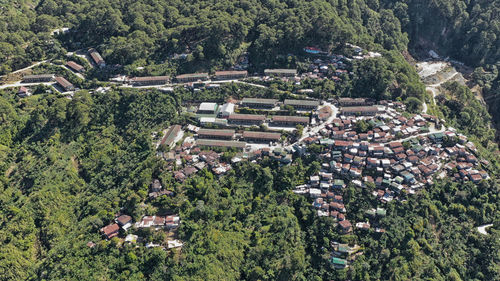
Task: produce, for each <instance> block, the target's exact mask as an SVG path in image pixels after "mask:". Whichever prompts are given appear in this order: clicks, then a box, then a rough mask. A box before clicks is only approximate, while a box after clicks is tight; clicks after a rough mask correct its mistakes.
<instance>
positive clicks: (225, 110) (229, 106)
mask: <svg viewBox="0 0 500 281" xmlns="http://www.w3.org/2000/svg"><path fill="white" fill-rule="evenodd" d="M233 113H234V103H225V104H223V105H222V107H221V110H220V112H219V114H220V115H221V116H222V117H228V116H229V115H230V114H233Z"/></svg>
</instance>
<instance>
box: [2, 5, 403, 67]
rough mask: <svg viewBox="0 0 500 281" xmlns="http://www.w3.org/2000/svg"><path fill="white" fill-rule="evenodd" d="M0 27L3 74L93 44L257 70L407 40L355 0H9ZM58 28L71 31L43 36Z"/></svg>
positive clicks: (123, 59) (157, 59) (137, 60)
mask: <svg viewBox="0 0 500 281" xmlns="http://www.w3.org/2000/svg"><path fill="white" fill-rule="evenodd" d="M0 23H1V25H0V31H1V35H0V36H1V37H0V42H2V43H1V44H2V48H0V50H1V51H0V52H1V53H0V65H2V71H3V72H4V73H5V72H7V71H9V70H10V69H16V68H19V67H20V66H22V65H26V64H27V63H29V62H30V61H37V60H40V59H43V58H48V57H56V56H60V55H61V54H62V52H63V50H64V49H63V47H64V48H66V49H70V50H75V49H80V48H85V47H91V46H92V47H96V46H97V49H98V50H100V51H101V52H102V53H103V56H104V58H105V59H106V60H107V61H108V62H110V63H116V64H121V65H135V66H145V65H147V64H148V65H151V64H163V63H164V62H165V61H166V60H168V58H169V57H171V56H172V55H173V54H175V53H189V54H190V55H189V56H188V57H187V59H186V62H185V63H183V65H182V67H183V68H184V69H193V68H196V67H211V66H215V67H216V66H221V65H231V64H232V63H234V61H235V59H236V58H237V57H238V56H239V55H241V53H243V52H244V51H249V52H250V55H251V61H252V62H253V64H254V66H255V67H257V68H260V67H264V66H265V67H268V66H270V65H269V63H270V62H272V61H274V60H275V58H276V55H277V54H281V55H283V54H287V53H288V52H293V51H297V50H300V49H301V48H303V47H304V46H307V45H311V44H312V45H318V46H322V47H325V48H336V47H341V46H342V45H343V44H344V43H345V42H351V43H357V44H362V45H363V46H366V47H371V48H375V49H381V48H385V49H387V50H393V49H395V50H404V49H405V48H406V45H407V43H408V39H407V37H406V35H405V34H403V33H402V32H401V28H400V24H399V21H398V19H397V18H396V17H395V16H394V14H393V12H392V11H390V10H380V11H376V10H374V9H372V8H371V7H370V6H369V5H367V4H366V3H365V1H361V0H357V1H325V0H316V1H310V2H305V1H257V0H249V1H113V0H112V1H78V2H77V3H75V2H73V1H67V0H47V1H40V2H36V1H35V2H33V3H29V1H28V2H27V3H25V2H24V1H23V2H21V1H15V2H14V3H12V4H9V5H7V6H6V7H5V9H2V10H1V11H0ZM60 26H65V27H70V28H72V29H71V32H70V33H68V34H65V35H62V36H61V37H60V38H59V39H60V40H52V39H50V31H51V30H52V29H54V28H56V27H60ZM264 63H265V65H264ZM170 67H171V64H170V63H167V64H166V65H165V68H166V69H167V70H168V69H170ZM133 68H135V67H133ZM133 68H131V69H133Z"/></svg>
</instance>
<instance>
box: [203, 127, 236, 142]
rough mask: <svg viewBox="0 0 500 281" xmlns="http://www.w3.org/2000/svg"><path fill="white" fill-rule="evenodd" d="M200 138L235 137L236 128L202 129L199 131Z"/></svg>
mask: <svg viewBox="0 0 500 281" xmlns="http://www.w3.org/2000/svg"><path fill="white" fill-rule="evenodd" d="M198 138H200V139H228V140H230V139H233V138H234V130H213V129H200V130H199V131H198Z"/></svg>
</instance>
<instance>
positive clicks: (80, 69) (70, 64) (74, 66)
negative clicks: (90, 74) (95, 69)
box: [66, 60, 85, 73]
mask: <svg viewBox="0 0 500 281" xmlns="http://www.w3.org/2000/svg"><path fill="white" fill-rule="evenodd" d="M66 66H67V67H69V68H71V69H72V70H74V71H75V72H78V73H82V72H85V67H83V66H82V65H80V64H78V63H76V62H74V61H71V60H70V61H67V62H66Z"/></svg>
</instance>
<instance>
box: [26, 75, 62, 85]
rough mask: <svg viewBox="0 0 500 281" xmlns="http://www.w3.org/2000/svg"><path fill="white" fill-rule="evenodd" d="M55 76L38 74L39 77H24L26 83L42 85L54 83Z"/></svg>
mask: <svg viewBox="0 0 500 281" xmlns="http://www.w3.org/2000/svg"><path fill="white" fill-rule="evenodd" d="M54 77H55V75H54V74H38V75H26V76H24V77H23V82H24V83H42V82H52V81H53V80H54Z"/></svg>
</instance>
